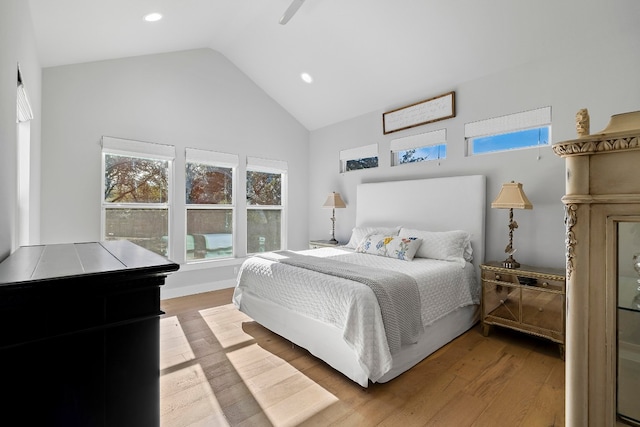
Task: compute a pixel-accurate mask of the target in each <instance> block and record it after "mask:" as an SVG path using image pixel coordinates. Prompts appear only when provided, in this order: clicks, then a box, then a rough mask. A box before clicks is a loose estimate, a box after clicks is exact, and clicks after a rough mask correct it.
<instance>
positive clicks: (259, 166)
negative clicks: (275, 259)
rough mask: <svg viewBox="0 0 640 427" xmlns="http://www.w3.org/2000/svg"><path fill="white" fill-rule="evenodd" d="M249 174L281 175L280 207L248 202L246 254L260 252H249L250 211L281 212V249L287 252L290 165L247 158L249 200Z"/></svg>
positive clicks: (246, 175) (246, 178) (246, 196)
mask: <svg viewBox="0 0 640 427" xmlns="http://www.w3.org/2000/svg"><path fill="white" fill-rule="evenodd" d="M249 172H261V173H270V174H279V175H280V193H281V194H280V205H252V204H249V202H248V201H247V202H246V203H245V207H246V218H245V227H246V228H245V231H246V241H245V244H246V253H247V255H253V254H256V253H258V252H249V238H250V237H251V236H250V234H249V211H250V210H273V211H280V249H278V250H286V249H287V248H288V242H287V237H288V236H287V234H288V233H287V228H288V227H287V224H288V205H289V204H288V193H289V191H288V165H287V162H285V161H282V160H271V159H262V158H258V157H247V165H246V173H245V184H244V188H245V198H247V199H248V195H247V194H246V188H247V183H248V179H249Z"/></svg>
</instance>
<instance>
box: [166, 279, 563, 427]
mask: <svg viewBox="0 0 640 427" xmlns="http://www.w3.org/2000/svg"><path fill="white" fill-rule="evenodd" d="M231 295H232V290H231V289H225V290H221V291H214V292H208V293H204V294H198V295H192V296H187V297H181V298H174V299H170V300H164V301H162V309H163V310H164V311H165V313H166V314H165V315H164V316H162V319H161V320H160V322H161V327H160V333H161V341H160V350H161V351H160V362H161V366H160V369H161V371H160V405H161V406H160V409H161V425H162V426H163V427H178V426H179V427H185V426H295V425H303V426H328V425H331V426H335V425H338V426H403V427H409V426H453V427H464V426H491V427H500V426H505V427H515V426H563V425H564V362H563V361H562V360H561V359H560V357H559V351H558V347H557V345H555V344H553V343H551V342H548V341H545V340H542V339H537V338H534V337H529V336H525V335H523V334H518V333H516V332H511V331H508V330H505V329H498V328H494V329H493V330H492V332H491V335H490V336H489V337H483V336H482V333H481V328H480V326H479V325H476V326H475V327H474V328H473V329H472V330H470V331H468V332H467V333H465V334H464V335H462V336H460V337H459V338H457V339H456V340H454V341H453V342H451V343H449V344H448V345H446V346H445V347H443V348H441V349H440V350H438V351H437V352H436V353H434V354H432V355H431V356H430V357H428V358H427V359H425V360H423V361H422V362H421V363H419V364H418V365H417V366H415V367H414V368H412V369H411V370H410V371H408V372H406V373H404V374H403V375H401V376H399V377H398V378H396V379H394V380H392V381H390V382H388V383H385V384H372V385H370V386H369V387H368V388H367V389H364V388H362V387H360V386H359V385H357V384H356V383H354V382H352V381H351V380H348V379H347V378H346V377H344V376H343V375H342V374H340V373H338V372H336V371H335V370H333V369H332V368H330V367H328V366H327V365H326V364H324V363H323V362H322V361H320V360H318V359H316V358H315V357H314V356H312V355H310V354H309V353H308V352H307V351H306V350H304V349H301V348H298V347H296V346H292V344H291V343H290V342H289V341H287V340H285V339H283V338H281V337H279V336H278V335H275V334H273V333H271V332H270V331H268V330H267V329H265V328H263V327H262V326H260V325H258V324H257V323H255V322H253V321H252V320H251V319H250V318H248V317H247V316H245V315H244V314H242V313H240V312H239V311H238V310H236V309H235V307H234V306H233V305H232V304H231V302H230V301H231Z"/></svg>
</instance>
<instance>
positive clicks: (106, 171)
mask: <svg viewBox="0 0 640 427" xmlns="http://www.w3.org/2000/svg"><path fill="white" fill-rule="evenodd" d="M174 157H175V149H174V147H172V146H168V145H160V144H151V143H147V142H140V141H130V140H124V139H117V138H110V137H103V138H102V165H103V200H102V212H103V215H102V229H103V236H104V238H105V239H106V240H120V239H124V240H129V241H131V242H133V243H136V244H138V245H140V246H142V247H144V248H147V249H149V250H151V251H153V252H155V253H157V254H160V255H163V256H169V216H170V213H171V212H170V209H169V207H170V200H171V193H170V191H171V177H172V170H173V169H172V168H173V159H174Z"/></svg>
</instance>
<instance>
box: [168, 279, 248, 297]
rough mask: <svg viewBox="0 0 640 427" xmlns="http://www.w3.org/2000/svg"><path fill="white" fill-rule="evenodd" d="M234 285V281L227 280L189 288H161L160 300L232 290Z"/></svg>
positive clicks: (199, 284)
mask: <svg viewBox="0 0 640 427" xmlns="http://www.w3.org/2000/svg"><path fill="white" fill-rule="evenodd" d="M235 285H236V281H235V279H228V280H220V281H216V282H209V283H198V284H196V285H190V286H178V287H174V288H170V287H167V288H165V287H161V288H160V299H161V300H164V299H170V298H178V297H184V296H187V295H195V294H201V293H203V292H210V291H218V290H220V289H227V288H232V287H234V286H235Z"/></svg>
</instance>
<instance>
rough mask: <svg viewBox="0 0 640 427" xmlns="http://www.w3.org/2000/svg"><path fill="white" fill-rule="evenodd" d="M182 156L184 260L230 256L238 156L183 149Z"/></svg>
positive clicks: (232, 240)
mask: <svg viewBox="0 0 640 427" xmlns="http://www.w3.org/2000/svg"><path fill="white" fill-rule="evenodd" d="M185 157H186V171H185V190H186V191H185V198H186V199H185V203H186V218H187V234H186V241H185V248H186V260H187V262H189V261H194V260H203V259H216V258H229V257H232V256H233V255H234V251H233V247H234V246H233V242H234V234H235V233H234V225H235V223H234V217H235V214H234V210H235V209H234V207H235V185H234V183H235V171H236V168H237V166H238V156H237V155H233V154H225V153H216V152H213V151H204V150H196V149H192V148H187V149H186V156H185Z"/></svg>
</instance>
